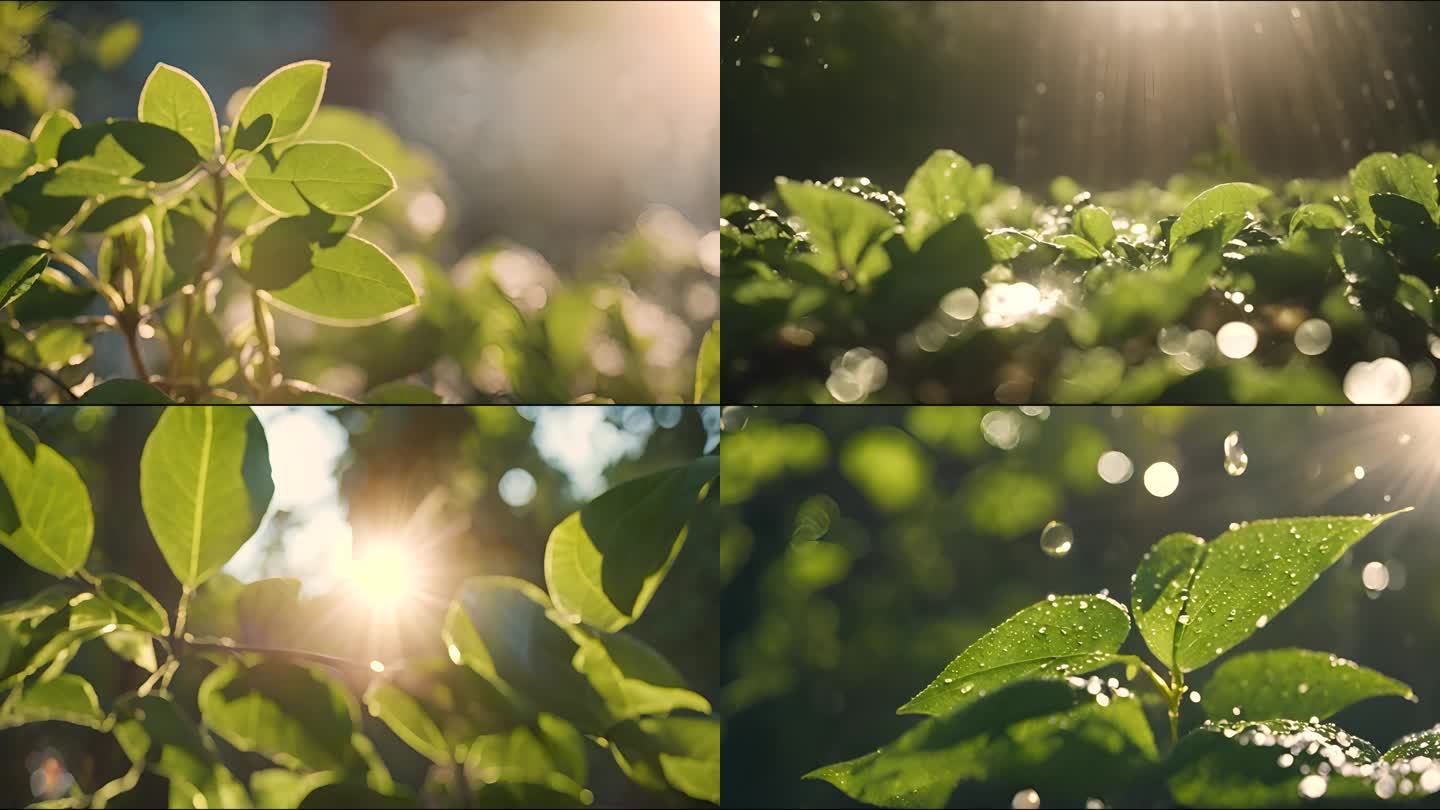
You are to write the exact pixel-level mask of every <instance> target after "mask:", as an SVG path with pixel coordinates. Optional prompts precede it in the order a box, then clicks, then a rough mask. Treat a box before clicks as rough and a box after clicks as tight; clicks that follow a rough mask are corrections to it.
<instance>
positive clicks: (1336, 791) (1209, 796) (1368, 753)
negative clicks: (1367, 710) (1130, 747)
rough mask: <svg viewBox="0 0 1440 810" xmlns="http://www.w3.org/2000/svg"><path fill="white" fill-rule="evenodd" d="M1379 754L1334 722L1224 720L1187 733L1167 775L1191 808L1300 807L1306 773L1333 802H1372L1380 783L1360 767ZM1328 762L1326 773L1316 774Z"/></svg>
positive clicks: (1177, 795) (1310, 787) (1313, 786)
mask: <svg viewBox="0 0 1440 810" xmlns="http://www.w3.org/2000/svg"><path fill="white" fill-rule="evenodd" d="M1378 757H1379V752H1378V751H1376V750H1375V747H1374V746H1373V745H1371V744H1370V743H1368V742H1366V741H1365V740H1363V739H1361V738H1359V737H1356V736H1354V735H1352V734H1347V733H1346V732H1344V731H1343V730H1341V729H1339V728H1337V727H1335V726H1333V725H1330V724H1328V723H1302V722H1299V721H1296V720H1268V721H1264V722H1256V721H1253V720H1252V721H1235V722H1230V721H1226V722H1220V723H1207V724H1206V725H1204V726H1202V727H1201V728H1198V729H1196V730H1195V731H1193V732H1191V733H1190V734H1187V735H1186V736H1185V737H1184V738H1183V739H1181V740H1180V743H1179V744H1178V745H1176V746H1175V750H1174V751H1173V752H1171V754H1170V757H1169V758H1168V759H1167V760H1166V764H1165V774H1164V776H1165V780H1166V783H1167V784H1168V785H1169V787H1170V792H1171V794H1172V795H1173V796H1174V797H1175V800H1176V801H1178V802H1179V803H1180V804H1182V805H1187V806H1191V807H1227V808H1228V807H1236V808H1240V807H1284V806H1291V805H1298V804H1300V803H1301V799H1302V794H1301V792H1300V789H1301V787H1302V781H1301V780H1302V779H1310V782H1308V783H1305V785H1304V786H1305V788H1306V789H1307V790H1310V791H1314V790H1315V789H1316V788H1319V789H1320V791H1321V792H1322V793H1323V795H1324V797H1325V798H1326V799H1328V800H1335V801H1343V800H1344V799H1347V798H1348V799H1351V800H1352V801H1354V800H1371V801H1373V800H1374V798H1375V788H1374V787H1373V786H1372V784H1371V783H1370V781H1369V780H1368V779H1366V778H1364V777H1362V776H1360V775H1359V774H1358V772H1357V771H1358V770H1359V769H1362V768H1363V766H1365V765H1367V764H1370V763H1374V762H1375V761H1376V759H1378ZM1322 764H1323V765H1324V766H1325V768H1326V773H1328V774H1329V775H1328V776H1321V775H1320V774H1318V773H1316V771H1317V769H1318V768H1319V767H1320V766H1321V765H1322ZM1349 772H1356V773H1355V775H1346V774H1347V773H1349ZM1311 777H1314V778H1313V779H1312V778H1311ZM1316 780H1318V782H1317V781H1316ZM1317 798H1318V797H1317Z"/></svg>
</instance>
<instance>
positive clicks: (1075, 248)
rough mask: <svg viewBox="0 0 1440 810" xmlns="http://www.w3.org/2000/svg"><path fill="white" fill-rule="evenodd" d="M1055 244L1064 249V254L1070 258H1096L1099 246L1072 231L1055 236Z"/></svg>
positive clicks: (1098, 254) (1098, 256) (1098, 253)
mask: <svg viewBox="0 0 1440 810" xmlns="http://www.w3.org/2000/svg"><path fill="white" fill-rule="evenodd" d="M1055 244H1057V245H1059V246H1060V247H1062V248H1064V249H1065V255H1066V256H1068V257H1070V258H1072V259H1098V258H1100V248H1098V247H1096V246H1095V245H1093V244H1091V242H1090V240H1089V239H1086V238H1085V237H1083V236H1078V235H1076V234H1073V233H1062V234H1060V235H1059V236H1056V237H1055Z"/></svg>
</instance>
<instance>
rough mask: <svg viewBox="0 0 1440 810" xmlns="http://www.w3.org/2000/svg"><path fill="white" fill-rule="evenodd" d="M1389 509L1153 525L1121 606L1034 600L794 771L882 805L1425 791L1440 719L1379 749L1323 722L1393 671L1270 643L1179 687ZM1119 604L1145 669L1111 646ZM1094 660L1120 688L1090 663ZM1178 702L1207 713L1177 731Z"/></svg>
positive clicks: (1392, 688)
mask: <svg viewBox="0 0 1440 810" xmlns="http://www.w3.org/2000/svg"><path fill="white" fill-rule="evenodd" d="M1402 511H1408V510H1402ZM1396 514H1399V513H1398V512H1394V513H1390V514H1386V515H1378V516H1376V515H1363V516H1358V517H1309V518H1284V519H1276V520H1259V521H1254V522H1251V523H1246V524H1240V525H1233V526H1232V528H1231V529H1230V531H1227V532H1225V533H1224V534H1222V535H1220V536H1219V537H1217V538H1216V539H1214V540H1213V541H1210V542H1208V543H1207V542H1206V541H1204V540H1202V539H1201V538H1199V537H1196V536H1194V535H1190V534H1183V533H1177V534H1171V535H1168V536H1166V537H1164V538H1162V539H1161V540H1160V541H1159V542H1158V543H1156V544H1155V546H1154V547H1153V548H1151V550H1150V551H1149V552H1148V553H1146V554H1145V556H1144V557H1143V558H1142V559H1141V561H1140V565H1139V567H1138V568H1137V569H1136V572H1135V575H1134V577H1133V578H1132V581H1131V585H1132V594H1131V609H1130V610H1129V611H1127V610H1126V608H1125V606H1124V605H1121V604H1120V603H1119V602H1116V601H1115V600H1113V599H1111V598H1110V597H1109V595H1108V593H1107V592H1101V593H1099V594H1085V595H1077V596H1055V595H1053V594H1052V595H1050V596H1049V597H1047V598H1046V599H1045V600H1044V601H1041V602H1038V603H1036V604H1034V605H1031V606H1030V607H1027V608H1025V609H1023V610H1021V611H1020V612H1018V613H1016V614H1015V615H1014V616H1012V617H1010V618H1009V619H1007V620H1006V621H1005V622H1003V623H1002V624H1000V625H999V626H998V627H996V628H994V629H993V630H991V631H990V632H989V633H987V634H985V635H984V636H983V637H981V638H980V639H979V640H978V641H976V642H975V643H974V644H972V645H970V647H968V648H967V649H966V650H965V651H964V652H962V653H961V654H960V655H959V656H958V657H956V658H955V660H954V661H952V662H951V663H950V664H949V666H947V667H946V668H945V670H944V671H943V672H941V673H940V675H939V676H937V677H936V678H935V680H934V681H933V682H931V683H930V684H929V685H928V686H926V687H925V688H924V689H923V690H921V691H920V693H919V694H917V695H916V696H915V697H914V698H912V699H911V700H910V701H909V702H907V703H906V704H905V705H903V706H901V707H900V709H899V713H900V714H918V715H924V716H926V717H927V718H928V719H926V720H925V721H923V722H921V723H920V724H919V725H916V726H915V727H914V728H912V729H910V730H909V731H908V732H906V733H905V734H903V735H901V736H900V737H899V738H898V739H896V740H894V741H893V742H891V743H889V744H888V745H886V746H884V747H882V748H880V749H879V750H878V751H875V752H874V753H870V754H867V755H865V756H862V757H859V758H857V759H852V760H849V761H846V762H839V763H836V764H833V765H827V766H825V767H822V768H819V769H817V770H815V771H813V772H811V773H809V774H807V775H806V778H810V779H822V780H825V781H827V782H829V783H831V784H833V785H834V786H835V787H837V788H839V789H840V790H842V791H844V792H845V793H846V794H847V795H849V796H851V797H852V798H855V799H857V800H859V801H863V802H867V803H869V804H874V805H879V806H883V807H939V806H943V805H945V803H946V801H947V799H948V798H949V797H950V795H951V793H952V792H954V791H955V789H956V788H957V787H958V786H960V785H961V784H963V783H984V784H986V785H987V786H993V787H1004V788H1007V789H1012V790H1013V789H1022V791H1021V792H1022V793H1024V794H1025V796H1026V797H1029V796H1032V795H1034V794H1032V793H1031V792H1032V791H1033V792H1035V793H1038V795H1039V796H1040V797H1043V799H1044V800H1046V801H1047V802H1055V801H1059V802H1062V803H1063V802H1077V801H1085V800H1086V799H1089V798H1094V797H1100V798H1102V799H1104V800H1105V801H1107V802H1112V801H1115V800H1117V799H1121V798H1123V797H1126V796H1133V795H1134V793H1135V792H1136V791H1143V790H1144V789H1145V788H1146V787H1151V785H1148V784H1147V783H1149V782H1156V781H1158V782H1160V783H1163V789H1165V790H1168V792H1169V795H1170V796H1171V797H1172V798H1173V799H1174V801H1176V802H1178V803H1180V804H1182V805H1186V806H1209V807H1257V806H1277V805H1290V804H1298V803H1301V802H1302V801H1303V800H1306V799H1317V798H1320V797H1322V796H1323V797H1326V798H1329V799H1338V800H1349V801H1361V800H1374V799H1376V798H1379V799H1391V798H1395V799H1397V800H1399V799H1410V798H1415V797H1416V796H1419V795H1424V794H1431V793H1435V792H1437V791H1440V760H1437V759H1436V758H1435V755H1436V754H1437V753H1440V728H1437V729H1431V730H1430V731H1427V732H1424V733H1422V734H1417V735H1413V736H1411V737H1407V738H1405V739H1403V740H1401V741H1399V742H1397V743H1396V744H1395V745H1393V746H1392V747H1391V748H1390V750H1389V751H1387V752H1385V753H1383V754H1382V753H1381V752H1380V751H1379V750H1378V749H1377V748H1375V746H1373V745H1371V744H1370V743H1369V742H1366V741H1365V740H1363V739H1361V738H1359V737H1357V736H1355V735H1353V734H1350V733H1348V732H1346V731H1344V730H1343V729H1340V728H1338V727H1336V726H1334V725H1333V724H1330V723H1327V722H1325V720H1326V719H1327V718H1329V717H1330V716H1331V715H1333V714H1335V713H1336V712H1338V711H1340V710H1341V709H1343V708H1345V707H1346V706H1349V705H1350V704H1352V703H1355V702H1357V701H1360V700H1364V699H1367V698H1371V697H1378V696H1384V695H1391V696H1399V697H1404V698H1407V699H1410V700H1414V699H1415V696H1414V694H1413V693H1412V691H1411V689H1410V687H1408V686H1406V685H1405V684H1403V683H1400V682H1398V681H1396V680H1394V679H1392V678H1389V677H1386V676H1385V675H1382V674H1380V673H1378V672H1375V671H1373V670H1370V669H1366V668H1364V667H1362V666H1360V665H1358V664H1355V663H1354V662H1351V661H1347V660H1345V659H1343V658H1340V657H1338V656H1335V655H1333V654H1329V653H1323V652H1312V651H1309V650H1299V649H1279V650H1264V651H1257V652H1249V653H1243V654H1239V655H1235V656H1232V657H1228V658H1225V659H1224V660H1223V661H1222V662H1221V663H1220V665H1219V666H1218V667H1216V668H1215V669H1214V670H1213V671H1212V672H1211V673H1210V674H1209V677H1208V679H1207V680H1206V681H1205V684H1204V688H1203V693H1202V691H1200V690H1196V689H1195V688H1194V686H1193V685H1192V684H1191V683H1190V682H1188V681H1187V676H1189V675H1191V673H1194V672H1195V671H1196V670H1199V669H1201V668H1202V667H1205V666H1207V665H1209V664H1211V663H1213V662H1215V661H1217V660H1219V659H1221V657H1222V656H1225V655H1226V654H1227V653H1228V652H1230V651H1231V650H1232V649H1233V648H1234V647H1235V646H1236V645H1238V644H1240V643H1241V642H1243V641H1244V640H1246V639H1247V638H1249V637H1250V636H1252V635H1254V634H1255V633H1257V632H1259V631H1260V630H1261V629H1262V628H1264V627H1265V626H1266V625H1267V624H1268V623H1269V622H1270V621H1271V620H1272V619H1273V618H1274V617H1275V616H1276V615H1277V614H1278V613H1279V612H1280V611H1282V610H1284V609H1285V608H1286V607H1288V606H1289V605H1290V604H1291V603H1292V602H1294V601H1295V600H1296V599H1297V598H1299V596H1300V595H1301V594H1302V593H1304V592H1305V590H1306V589H1307V588H1309V587H1310V585H1311V583H1312V582H1314V581H1315V580H1316V579H1318V578H1319V576H1320V574H1321V573H1322V572H1323V571H1324V570H1325V569H1327V568H1328V567H1330V566H1331V565H1333V564H1334V563H1335V562H1336V561H1337V560H1339V559H1340V558H1341V557H1342V556H1344V555H1345V553H1346V552H1347V551H1348V550H1349V549H1350V548H1351V547H1352V546H1353V545H1354V544H1355V543H1357V542H1359V541H1360V540H1361V539H1363V538H1364V537H1365V536H1366V535H1368V534H1369V533H1370V532H1371V531H1372V530H1373V529H1374V528H1375V527H1377V526H1379V525H1380V524H1382V523H1384V522H1385V521H1386V520H1389V519H1390V518H1392V517H1394V516H1395V515H1396ZM1132 615H1133V618H1134V623H1135V625H1136V626H1137V627H1138V628H1139V630H1140V636H1141V638H1143V639H1144V642H1145V646H1146V647H1148V648H1149V650H1150V653H1151V655H1152V656H1153V661H1154V664H1155V665H1152V662H1151V661H1147V660H1145V659H1144V658H1142V657H1141V656H1140V655H1136V654H1132V653H1124V652H1121V648H1122V646H1123V645H1124V644H1125V641H1126V640H1127V638H1128V637H1129V635H1130V627H1131V618H1132ZM1107 670H1112V671H1114V672H1117V673H1120V674H1122V675H1123V677H1124V682H1125V684H1126V685H1122V682H1121V679H1120V678H1119V677H1114V676H1112V677H1103V676H1102V675H1100V674H1096V673H1100V672H1104V671H1107ZM1132 686H1133V687H1134V688H1133V689H1132V688H1131V687H1132ZM1150 693H1153V694H1154V695H1155V696H1156V697H1157V698H1158V700H1156V701H1155V702H1156V703H1158V704H1159V705H1160V706H1161V707H1163V713H1164V715H1165V716H1166V718H1167V720H1168V722H1167V725H1168V738H1169V741H1170V745H1168V746H1164V747H1163V748H1164V749H1165V750H1162V746H1159V745H1157V744H1156V741H1155V737H1154V735H1153V733H1152V730H1151V726H1150V722H1149V720H1148V719H1147V716H1146V712H1145V706H1146V704H1147V701H1146V700H1144V699H1143V698H1142V695H1148V694H1150ZM1190 704H1199V707H1200V708H1201V709H1203V711H1204V713H1205V716H1206V719H1205V721H1204V722H1203V723H1202V724H1200V725H1198V726H1197V727H1194V728H1191V729H1189V730H1188V732H1187V733H1185V734H1184V735H1183V736H1182V735H1181V733H1180V732H1181V730H1182V727H1181V724H1182V716H1181V710H1182V708H1183V707H1185V706H1187V705H1190ZM1021 798H1023V797H1021V796H1020V794H1017V804H1016V806H1017V807H1018V806H1021V804H1022V803H1024V802H1020V799H1021ZM1028 806H1035V805H1034V804H1033V803H1032V804H1029V805H1028Z"/></svg>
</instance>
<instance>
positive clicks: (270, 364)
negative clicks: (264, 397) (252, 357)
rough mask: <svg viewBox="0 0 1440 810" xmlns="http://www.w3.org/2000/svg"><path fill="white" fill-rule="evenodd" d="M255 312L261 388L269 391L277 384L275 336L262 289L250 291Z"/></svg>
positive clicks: (263, 391) (264, 391)
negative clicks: (272, 332)
mask: <svg viewBox="0 0 1440 810" xmlns="http://www.w3.org/2000/svg"><path fill="white" fill-rule="evenodd" d="M250 300H251V302H252V304H253V306H254V312H255V341H256V343H257V344H258V345H259V347H260V375H261V381H260V390H261V392H262V394H263V393H269V391H270V389H271V388H272V387H273V386H274V384H275V355H276V351H275V336H274V335H272V334H271V333H270V308H269V307H268V306H267V305H266V304H265V299H264V298H261V297H260V291H259V290H254V291H252V292H251V293H250Z"/></svg>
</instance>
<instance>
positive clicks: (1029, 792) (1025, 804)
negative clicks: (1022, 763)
mask: <svg viewBox="0 0 1440 810" xmlns="http://www.w3.org/2000/svg"><path fill="white" fill-rule="evenodd" d="M1039 806H1040V794H1039V793H1036V792H1035V791H1034V790H1033V789H1028V788H1027V789H1026V790H1022V791H1020V792H1019V793H1016V794H1015V798H1013V799H1011V800H1010V807H1011V808H1013V810H1035V808H1037V807H1039Z"/></svg>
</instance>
